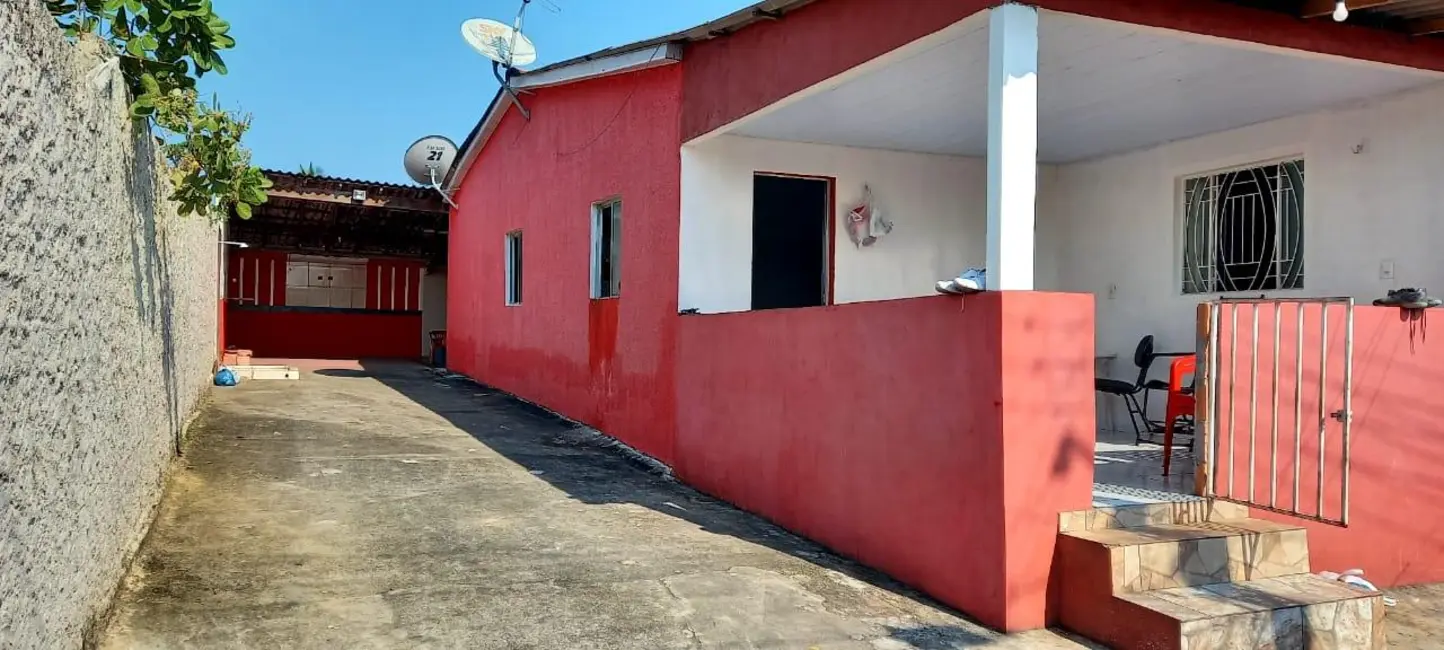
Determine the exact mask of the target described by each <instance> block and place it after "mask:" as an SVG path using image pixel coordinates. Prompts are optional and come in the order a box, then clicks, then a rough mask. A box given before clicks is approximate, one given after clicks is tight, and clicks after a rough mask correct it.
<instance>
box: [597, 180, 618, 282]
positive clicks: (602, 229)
mask: <svg viewBox="0 0 1444 650" xmlns="http://www.w3.org/2000/svg"><path fill="white" fill-rule="evenodd" d="M621 293H622V200H621V199H612V200H610V201H603V202H602V203H598V204H596V205H594V206H592V297H593V298H616V297H617V296H619V295H621Z"/></svg>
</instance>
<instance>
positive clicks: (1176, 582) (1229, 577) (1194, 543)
mask: <svg viewBox="0 0 1444 650" xmlns="http://www.w3.org/2000/svg"><path fill="white" fill-rule="evenodd" d="M1059 546H1060V552H1062V553H1063V554H1064V555H1065V556H1066V557H1069V558H1072V559H1073V560H1074V561H1081V562H1088V563H1092V564H1095V565H1097V566H1102V567H1108V568H1109V569H1110V571H1109V573H1108V575H1107V576H1106V580H1107V584H1108V585H1109V587H1110V588H1111V589H1110V592H1109V593H1114V594H1124V593H1136V592H1140V591H1149V590H1154V589H1172V588H1175V587H1196V586H1201V585H1211V584H1217V583H1221V582H1240V581H1244V580H1257V579H1260V578H1271V577H1276V576H1286V575H1291V574H1295V573H1307V572H1308V570H1309V551H1308V538H1307V537H1306V532H1305V531H1304V529H1303V528H1300V527H1297V526H1288V525H1284V524H1277V523H1273V522H1268V521H1261V520H1258V519H1232V520H1226V521H1205V522H1199V523H1191V524H1162V525H1155V526H1138V527H1134V528H1101V529H1094V530H1078V531H1070V532H1066V533H1062V534H1061V535H1060V537H1059ZM1098 577H1099V578H1103V577H1104V576H1098Z"/></svg>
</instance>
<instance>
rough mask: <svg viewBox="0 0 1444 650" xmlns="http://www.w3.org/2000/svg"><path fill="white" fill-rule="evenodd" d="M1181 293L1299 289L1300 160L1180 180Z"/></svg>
mask: <svg viewBox="0 0 1444 650" xmlns="http://www.w3.org/2000/svg"><path fill="white" fill-rule="evenodd" d="M1182 200H1183V209H1182V213H1183V292H1184V293H1185V294H1196V293H1225V292H1231V291H1247V292H1254V291H1275V290H1280V289H1302V288H1303V287H1304V161H1303V160H1287V161H1283V162H1278V163H1269V164H1265V165H1254V166H1250V167H1244V168H1242V169H1235V170H1231V171H1226V172H1218V173H1212V174H1204V175H1200V176H1192V177H1189V178H1185V179H1183V197H1182Z"/></svg>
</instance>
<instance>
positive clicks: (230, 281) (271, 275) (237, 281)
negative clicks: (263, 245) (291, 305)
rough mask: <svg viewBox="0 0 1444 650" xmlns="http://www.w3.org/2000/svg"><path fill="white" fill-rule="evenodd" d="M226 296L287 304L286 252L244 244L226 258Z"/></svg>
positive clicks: (248, 301)
mask: <svg viewBox="0 0 1444 650" xmlns="http://www.w3.org/2000/svg"><path fill="white" fill-rule="evenodd" d="M226 299H227V300H229V301H231V302H235V303H244V304H248V305H284V304H286V254H285V253H280V252H276V251H267V250H259V249H255V248H242V249H237V250H235V251H232V252H231V254H230V255H229V256H227V259H226Z"/></svg>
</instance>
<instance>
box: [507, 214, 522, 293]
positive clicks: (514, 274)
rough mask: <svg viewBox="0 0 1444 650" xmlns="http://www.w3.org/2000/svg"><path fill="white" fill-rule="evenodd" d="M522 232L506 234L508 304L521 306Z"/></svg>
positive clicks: (516, 231)
mask: <svg viewBox="0 0 1444 650" xmlns="http://www.w3.org/2000/svg"><path fill="white" fill-rule="evenodd" d="M521 287H522V284H521V231H520V230H514V231H512V232H509V233H507V234H506V304H508V305H520V304H521Z"/></svg>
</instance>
